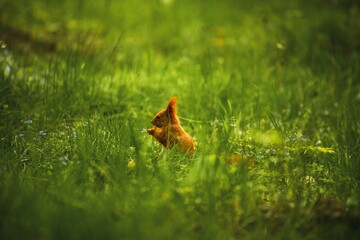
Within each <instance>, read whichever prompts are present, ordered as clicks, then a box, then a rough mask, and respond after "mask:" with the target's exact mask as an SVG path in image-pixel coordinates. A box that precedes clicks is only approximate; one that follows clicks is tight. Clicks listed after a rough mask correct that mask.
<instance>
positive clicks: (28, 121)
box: [24, 119, 33, 124]
mask: <svg viewBox="0 0 360 240" xmlns="http://www.w3.org/2000/svg"><path fill="white" fill-rule="evenodd" d="M24 123H25V124H32V123H33V121H32V120H31V119H28V120H25V121H24Z"/></svg>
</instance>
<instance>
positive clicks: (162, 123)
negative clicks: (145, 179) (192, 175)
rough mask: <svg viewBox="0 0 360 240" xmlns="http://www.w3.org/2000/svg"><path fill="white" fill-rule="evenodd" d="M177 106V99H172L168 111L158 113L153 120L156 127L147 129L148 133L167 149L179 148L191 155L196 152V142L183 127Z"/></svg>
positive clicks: (152, 122)
mask: <svg viewBox="0 0 360 240" xmlns="http://www.w3.org/2000/svg"><path fill="white" fill-rule="evenodd" d="M176 104H177V98H176V97H172V98H171V99H170V101H169V103H168V105H167V107H166V109H164V110H161V111H160V112H158V113H157V114H156V115H155V117H154V118H153V119H152V121H151V124H152V125H154V127H152V128H150V129H147V132H148V133H149V134H150V135H152V136H154V137H155V138H156V140H158V141H159V142H160V143H161V144H162V145H163V146H164V147H165V148H172V147H173V146H177V147H178V148H179V150H181V151H182V152H185V153H189V154H191V153H192V152H193V151H194V150H195V144H194V140H193V139H192V138H191V137H190V136H189V134H187V133H186V132H185V130H184V129H183V128H182V127H181V125H180V120H179V118H178V116H177V109H176Z"/></svg>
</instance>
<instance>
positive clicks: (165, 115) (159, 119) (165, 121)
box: [151, 97, 179, 128]
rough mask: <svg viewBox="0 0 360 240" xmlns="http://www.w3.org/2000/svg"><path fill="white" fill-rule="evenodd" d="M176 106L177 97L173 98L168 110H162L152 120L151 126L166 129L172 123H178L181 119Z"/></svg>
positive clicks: (167, 107)
mask: <svg viewBox="0 0 360 240" xmlns="http://www.w3.org/2000/svg"><path fill="white" fill-rule="evenodd" d="M176 104H177V99H176V97H172V98H171V99H170V101H169V103H168V105H167V106H166V109H164V110H161V111H160V112H158V113H157V114H156V115H155V117H154V118H153V119H152V121H151V124H153V125H154V126H156V127H160V128H161V127H165V126H167V125H169V124H170V123H172V124H174V123H178V122H179V119H178V117H177V115H176Z"/></svg>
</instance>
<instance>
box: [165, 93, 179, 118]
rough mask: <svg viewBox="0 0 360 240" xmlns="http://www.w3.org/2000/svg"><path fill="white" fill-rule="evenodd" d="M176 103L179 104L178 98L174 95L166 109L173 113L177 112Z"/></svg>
mask: <svg viewBox="0 0 360 240" xmlns="http://www.w3.org/2000/svg"><path fill="white" fill-rule="evenodd" d="M176 104H177V98H176V97H172V98H171V99H170V101H169V103H168V105H167V107H166V111H168V112H170V113H172V114H174V113H176Z"/></svg>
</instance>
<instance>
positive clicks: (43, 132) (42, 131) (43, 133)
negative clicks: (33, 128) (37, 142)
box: [39, 130, 47, 136]
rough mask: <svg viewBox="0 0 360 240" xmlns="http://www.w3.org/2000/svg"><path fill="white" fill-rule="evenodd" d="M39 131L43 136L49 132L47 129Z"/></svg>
mask: <svg viewBox="0 0 360 240" xmlns="http://www.w3.org/2000/svg"><path fill="white" fill-rule="evenodd" d="M39 133H40V135H42V136H46V134H47V133H46V131H45V130H40V131H39Z"/></svg>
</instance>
